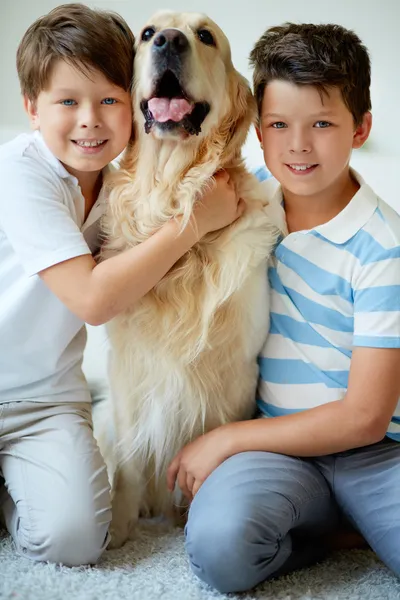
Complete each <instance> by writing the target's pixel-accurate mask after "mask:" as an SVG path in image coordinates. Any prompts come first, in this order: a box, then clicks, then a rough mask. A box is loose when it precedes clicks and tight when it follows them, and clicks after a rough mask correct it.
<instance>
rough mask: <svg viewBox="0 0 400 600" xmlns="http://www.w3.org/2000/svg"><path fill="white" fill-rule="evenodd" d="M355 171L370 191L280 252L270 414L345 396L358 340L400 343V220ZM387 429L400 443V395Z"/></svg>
mask: <svg viewBox="0 0 400 600" xmlns="http://www.w3.org/2000/svg"><path fill="white" fill-rule="evenodd" d="M353 174H354V176H355V177H356V178H357V179H358V180H359V182H360V186H361V187H360V189H359V191H358V192H357V194H356V195H355V196H354V197H353V198H352V200H351V202H350V203H349V204H348V205H347V206H346V208H345V209H344V210H343V211H342V212H341V213H340V214H339V215H337V216H336V217H335V218H334V219H332V220H331V221H329V223H326V224H324V225H320V226H318V227H316V228H314V229H312V230H307V231H298V232H294V233H292V234H289V235H287V236H286V237H285V238H283V240H282V241H281V242H280V243H279V245H278V246H277V248H276V249H275V254H274V259H273V261H272V264H271V266H270V268H269V272H268V277H269V281H270V286H271V325H270V334H269V336H268V339H267V341H266V344H265V346H264V348H263V351H262V353H261V355H260V357H259V366H260V383H259V388H258V406H259V408H260V409H261V412H262V413H263V415H265V416H269V417H273V416H279V415H284V414H289V413H292V412H298V411H301V410H305V409H307V408H312V407H315V406H319V405H321V404H322V403H327V402H332V401H335V400H340V399H342V398H343V397H344V395H345V393H346V390H347V385H348V376H349V371H350V361H351V355H352V349H353V348H354V347H355V346H368V347H375V348H400V216H399V215H398V214H397V213H396V212H395V211H394V210H393V209H391V208H390V207H389V206H388V205H387V204H385V203H384V202H383V201H382V200H381V199H380V198H378V197H377V196H376V194H375V193H374V192H373V191H372V190H371V188H369V186H368V185H366V184H365V183H364V182H363V180H362V179H361V177H359V176H358V175H357V174H356V173H354V172H353ZM269 183H270V182H267V183H266V186H268V185H269ZM271 189H272V187H271ZM276 194H277V196H278V197H275V198H273V201H274V202H279V201H281V198H282V192H281V190H280V188H278V190H277V192H276ZM388 435H389V436H390V437H392V438H394V439H396V440H398V441H400V399H399V403H398V405H397V408H396V411H395V413H394V415H393V418H392V421H391V423H390V427H389V429H388Z"/></svg>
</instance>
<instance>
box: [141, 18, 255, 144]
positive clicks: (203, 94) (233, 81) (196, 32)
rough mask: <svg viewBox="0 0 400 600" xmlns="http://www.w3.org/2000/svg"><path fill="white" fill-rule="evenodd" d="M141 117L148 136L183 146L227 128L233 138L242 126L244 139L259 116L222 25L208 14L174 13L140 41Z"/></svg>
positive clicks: (155, 21)
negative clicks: (254, 118) (185, 142)
mask: <svg viewBox="0 0 400 600" xmlns="http://www.w3.org/2000/svg"><path fill="white" fill-rule="evenodd" d="M135 111H136V118H137V120H139V121H140V120H141V119H140V113H141V114H142V115H143V121H142V123H139V125H140V126H141V125H142V126H143V127H144V130H145V132H146V133H148V134H151V135H153V136H155V137H156V138H158V139H165V138H167V139H176V140H179V141H182V140H189V139H191V138H193V136H199V135H200V136H201V137H207V136H208V135H209V134H210V132H211V131H214V132H215V130H216V129H217V130H218V129H220V128H221V127H222V129H223V130H224V134H226V136H227V137H229V135H232V134H233V130H235V129H236V128H237V125H238V124H239V123H240V124H241V130H242V131H243V138H244V137H245V135H246V133H247V130H248V127H249V125H250V123H251V121H252V120H253V117H254V114H255V113H254V103H253V99H252V95H251V92H250V88H249V85H248V83H247V81H246V80H245V79H244V77H242V76H241V75H240V74H239V73H238V72H237V71H236V70H235V69H234V67H233V65H232V60H231V51H230V46H229V43H228V40H227V38H226V37H225V35H224V33H223V32H222V31H221V29H220V28H219V27H218V25H216V24H215V23H214V22H213V21H211V19H209V18H208V17H207V16H206V15H203V14H199V13H174V12H169V11H168V12H158V13H156V14H155V15H154V16H153V17H152V18H151V19H150V20H149V22H148V24H147V25H145V27H144V28H143V29H142V32H141V34H140V36H139V37H138V40H137V49H136V59H135ZM139 111H140V112H139ZM243 141H244V139H243V140H242V139H241V140H237V143H239V145H240V144H241V143H242V142H243Z"/></svg>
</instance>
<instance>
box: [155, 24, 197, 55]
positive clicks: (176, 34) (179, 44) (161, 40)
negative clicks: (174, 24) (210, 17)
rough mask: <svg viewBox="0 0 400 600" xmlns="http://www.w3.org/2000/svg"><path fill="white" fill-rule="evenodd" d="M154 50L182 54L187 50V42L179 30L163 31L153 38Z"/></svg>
mask: <svg viewBox="0 0 400 600" xmlns="http://www.w3.org/2000/svg"><path fill="white" fill-rule="evenodd" d="M153 43H154V46H155V50H157V51H160V52H166V51H170V52H172V53H173V54H183V53H184V52H185V51H186V50H187V49H188V48H189V41H188V39H187V37H186V35H185V34H183V33H182V32H181V31H179V29H163V31H159V32H158V33H157V35H156V36H155V38H154V42H153Z"/></svg>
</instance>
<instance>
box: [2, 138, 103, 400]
mask: <svg viewBox="0 0 400 600" xmlns="http://www.w3.org/2000/svg"><path fill="white" fill-rule="evenodd" d="M0 181H1V194H0V403H2V402H10V401H14V400H35V401H39V402H71V401H77V402H78V401H79V402H85V401H90V394H89V391H88V387H87V384H86V381H85V378H84V376H83V373H82V369H81V363H82V357H83V351H84V347H85V343H86V329H85V326H84V323H83V322H82V321H81V320H80V319H79V318H78V317H77V316H75V315H74V314H73V313H72V312H71V311H70V310H69V309H68V308H67V307H66V306H65V305H64V304H63V303H62V302H61V301H60V300H59V299H58V298H57V297H56V296H55V295H54V294H53V293H52V292H51V291H50V290H49V289H48V288H47V286H46V285H45V284H44V283H43V282H42V280H41V279H40V277H39V276H38V275H37V273H39V272H40V271H42V270H43V269H46V268H47V267H50V266H52V265H55V264H57V263H59V262H62V261H65V260H68V259H71V258H74V257H76V256H81V255H83V254H90V253H94V252H96V251H97V250H98V234H99V220H100V217H101V215H102V214H103V211H104V198H103V195H102V194H100V196H99V199H98V201H97V203H96V204H95V205H94V207H93V208H92V210H91V212H90V214H89V215H88V218H87V219H86V221H85V222H84V214H85V200H84V197H83V195H82V193H81V190H80V187H79V184H78V180H77V179H76V178H75V177H74V176H72V175H71V174H70V173H68V171H67V170H66V169H65V168H64V166H63V165H62V164H61V163H60V162H59V160H57V158H55V157H54V155H53V154H52V153H51V151H50V150H49V149H48V148H47V146H46V144H45V143H44V141H43V138H42V137H41V135H40V133H39V132H35V133H33V134H23V135H20V136H18V137H17V138H16V139H14V140H12V141H11V142H9V143H7V144H4V145H2V146H0Z"/></svg>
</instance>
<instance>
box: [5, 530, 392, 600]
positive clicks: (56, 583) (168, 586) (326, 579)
mask: <svg viewBox="0 0 400 600" xmlns="http://www.w3.org/2000/svg"><path fill="white" fill-rule="evenodd" d="M0 598H1V600H159V599H162V600H223V599H227V598H230V599H235V598H238V599H240V600H399V599H400V581H399V580H397V579H396V578H395V577H394V576H393V575H392V574H391V573H390V572H389V571H388V570H387V569H386V568H385V567H384V566H383V564H382V563H381V562H380V561H379V560H378V559H377V558H376V557H375V555H374V554H373V553H372V552H371V551H368V550H352V551H346V552H338V553H336V554H335V555H333V556H332V557H331V558H330V559H328V560H327V561H325V562H324V563H322V564H319V565H316V566H314V567H312V568H309V569H304V570H302V571H297V572H295V573H292V574H291V575H288V576H285V577H282V578H281V579H278V580H276V581H272V582H267V583H264V584H262V585H260V586H259V587H257V588H256V589H255V590H253V591H251V592H248V593H245V594H238V595H236V594H230V595H223V594H219V593H218V592H216V591H215V590H212V589H211V588H209V587H208V586H206V585H204V584H202V583H201V582H200V581H199V580H198V579H197V578H196V577H195V576H194V575H193V574H192V573H191V571H190V568H189V565H188V561H187V558H186V555H185V552H184V547H183V531H182V529H174V528H171V527H169V526H168V525H166V524H164V523H156V524H154V523H149V522H144V523H143V524H141V525H140V527H139V529H138V532H137V537H136V539H135V540H134V541H131V542H128V543H127V544H126V545H125V546H124V547H123V548H122V549H120V550H111V551H108V552H106V553H105V554H104V557H103V558H102V560H101V561H100V563H99V564H98V565H97V566H96V567H80V568H72V569H69V568H67V567H58V566H55V565H50V564H43V563H33V562H31V561H29V560H27V559H25V558H22V557H20V556H18V555H17V554H16V552H15V550H14V548H13V545H12V542H11V540H10V538H9V536H8V535H7V534H6V533H5V532H0Z"/></svg>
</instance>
